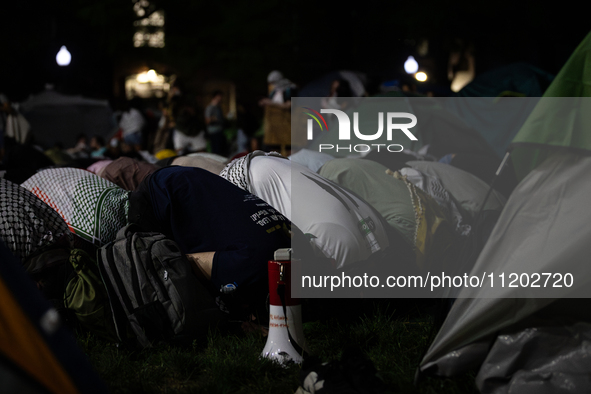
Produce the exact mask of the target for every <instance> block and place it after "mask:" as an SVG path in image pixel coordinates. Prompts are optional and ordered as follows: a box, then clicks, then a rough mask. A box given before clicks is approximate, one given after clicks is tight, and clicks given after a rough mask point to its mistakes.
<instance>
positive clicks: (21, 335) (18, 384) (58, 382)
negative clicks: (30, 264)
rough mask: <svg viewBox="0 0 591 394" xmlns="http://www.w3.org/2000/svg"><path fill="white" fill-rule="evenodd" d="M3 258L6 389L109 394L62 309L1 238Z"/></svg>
mask: <svg viewBox="0 0 591 394" xmlns="http://www.w3.org/2000/svg"><path fill="white" fill-rule="evenodd" d="M0 259H1V261H2V263H1V264H0V299H2V302H1V303H0V391H2V392H3V393H47V392H50V393H56V394H62V393H106V392H107V388H106V386H105V385H104V384H103V383H102V381H101V380H100V379H99V378H98V377H97V375H96V374H95V373H94V371H93V370H92V368H91V367H90V364H89V362H88V360H87V359H86V357H85V356H84V355H83V353H82V352H81V351H80V349H78V347H77V346H76V343H75V341H74V339H73V338H72V334H71V333H70V332H69V331H68V330H67V329H66V328H65V327H63V326H60V322H59V318H58V315H57V312H56V310H55V309H53V308H52V307H51V306H50V304H49V302H47V301H46V300H44V299H43V297H42V295H41V293H40V292H39V290H38V289H37V288H36V286H35V284H34V283H33V282H32V281H31V279H29V277H28V276H27V274H26V273H25V270H24V269H23V268H22V267H21V266H20V263H19V262H18V260H17V259H16V257H14V255H12V254H11V252H10V250H9V249H8V248H7V247H6V245H4V242H3V241H1V240H0Z"/></svg>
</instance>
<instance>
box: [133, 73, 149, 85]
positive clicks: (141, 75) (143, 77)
mask: <svg viewBox="0 0 591 394" xmlns="http://www.w3.org/2000/svg"><path fill="white" fill-rule="evenodd" d="M136 79H137V81H138V82H139V83H148V82H150V79H149V78H148V73H146V72H143V73H139V74H138V75H137V78H136Z"/></svg>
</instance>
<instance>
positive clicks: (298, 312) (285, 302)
mask: <svg viewBox="0 0 591 394" xmlns="http://www.w3.org/2000/svg"><path fill="white" fill-rule="evenodd" d="M268 268H269V299H270V305H269V336H268V337H267V343H266V344H265V348H264V349H263V352H262V353H261V356H262V357H266V358H270V359H272V360H275V361H277V362H278V363H280V364H287V363H289V362H295V363H298V364H299V363H302V362H303V361H304V357H303V354H302V353H303V350H306V351H307V349H306V339H305V337H304V330H303V327H302V306H301V304H300V300H299V299H294V298H291V249H289V248H286V249H277V250H276V251H275V260H271V261H269V262H268ZM278 290H279V291H278ZM282 292H283V293H284V294H283V295H282V294H281V293H282ZM284 310H285V313H284V312H283V311H284ZM286 315H287V316H286ZM288 330H289V331H288ZM290 337H291V338H290ZM292 341H293V342H295V343H293V342H292ZM296 349H298V350H296Z"/></svg>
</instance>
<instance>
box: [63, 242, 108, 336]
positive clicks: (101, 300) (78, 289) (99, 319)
mask: <svg viewBox="0 0 591 394" xmlns="http://www.w3.org/2000/svg"><path fill="white" fill-rule="evenodd" d="M68 261H69V263H70V264H71V265H72V267H73V268H74V272H73V274H71V275H70V279H69V280H68V282H67V285H66V289H65V292H64V307H65V308H66V310H68V311H70V312H72V313H73V314H74V315H75V317H76V320H77V322H78V324H79V325H80V327H82V328H83V329H85V330H88V331H90V332H92V333H94V334H95V335H97V336H100V337H101V338H104V339H107V340H109V341H115V342H116V341H118V338H117V332H116V330H115V323H114V321H113V314H112V313H111V306H110V304H109V297H108V295H107V291H106V289H105V285H104V283H103V281H102V279H101V276H100V273H99V270H98V266H97V264H96V261H95V260H94V259H92V258H91V257H90V256H89V255H88V254H87V253H86V252H85V251H83V250H81V249H73V250H72V251H71V252H70V257H69V259H68Z"/></svg>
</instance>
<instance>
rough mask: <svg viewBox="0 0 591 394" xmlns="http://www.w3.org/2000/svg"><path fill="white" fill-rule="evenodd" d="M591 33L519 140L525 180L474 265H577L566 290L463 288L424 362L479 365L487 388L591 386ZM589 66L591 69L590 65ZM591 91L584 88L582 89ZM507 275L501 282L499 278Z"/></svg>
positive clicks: (436, 366)
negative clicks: (590, 299) (589, 109)
mask: <svg viewBox="0 0 591 394" xmlns="http://www.w3.org/2000/svg"><path fill="white" fill-rule="evenodd" d="M590 51H591V34H590V35H588V36H587V37H586V38H585V40H584V41H583V42H582V43H581V45H580V46H579V47H578V48H577V49H576V51H575V52H574V53H573V55H572V56H571V58H570V59H569V61H568V62H567V63H566V64H565V66H564V67H563V69H562V70H561V72H560V73H559V74H558V76H557V77H556V79H555V80H554V82H553V83H552V85H551V86H550V87H549V88H548V91H547V92H546V94H545V97H543V100H541V101H540V102H539V103H538V106H536V108H535V110H534V111H533V113H532V114H531V116H530V117H529V118H528V119H527V121H526V123H525V124H524V125H523V127H522V128H521V130H520V131H519V133H518V134H517V136H516V137H515V138H514V140H513V143H512V146H511V147H512V150H513V151H512V154H513V159H514V160H513V162H514V165H515V169H516V171H517V174H518V175H519V177H520V179H521V182H520V183H519V185H518V186H517V187H516V189H515V190H514V191H513V193H512V194H511V196H510V198H509V200H508V202H507V204H506V206H505V208H504V209H503V212H502V213H501V216H500V218H499V220H498V222H497V224H496V226H495V228H494V229H493V231H492V233H491V235H490V238H489V239H488V242H487V243H486V245H485V246H484V248H483V250H482V252H481V253H480V255H479V257H478V259H477V261H476V263H475V264H474V267H473V268H472V270H471V272H470V275H477V274H482V273H483V272H486V273H490V274H492V273H493V272H494V276H495V277H497V274H499V273H500V272H505V273H507V274H508V273H510V272H515V273H528V274H531V273H565V272H566V273H570V274H571V275H572V276H573V278H575V281H573V283H571V286H565V287H564V288H563V290H564V291H563V292H562V293H561V295H559V296H557V295H555V294H558V293H554V292H550V290H547V289H544V288H542V289H541V291H542V293H540V294H541V295H542V296H541V297H535V298H534V297H532V294H534V292H535V291H536V289H532V288H528V287H527V286H525V287H524V288H510V287H504V288H500V287H499V286H497V287H495V288H492V287H490V286H483V287H482V288H478V289H462V290H461V291H460V293H459V294H458V298H457V300H456V301H455V303H454V305H453V307H452V308H451V310H450V312H449V314H448V316H447V318H446V320H445V322H444V323H443V326H442V327H441V329H440V330H439V333H438V334H437V337H436V338H435V340H434V341H433V343H432V344H431V347H430V348H429V350H428V351H427V353H426V355H425V356H424V358H423V360H422V361H421V365H420V368H419V369H420V372H421V374H434V375H439V376H453V375H456V374H458V373H461V372H463V371H466V370H468V369H471V368H475V367H476V368H478V373H477V375H476V384H477V387H478V389H479V390H480V391H481V392H483V393H495V394H500V393H532V394H540V393H556V392H563V393H582V392H591V358H590V357H589V354H590V353H591V311H590V310H589V307H588V298H584V297H589V292H590V291H591V274H589V270H588V266H589V250H588V249H589V243H590V242H591V227H590V226H589V223H590V222H591V213H590V211H589V210H588V209H587V206H588V203H589V195H591V155H590V153H591V129H590V127H589V126H591V119H590V117H589V115H588V113H587V111H586V110H585V108H584V107H583V106H584V105H585V104H587V103H588V102H589V100H590V99H591V98H590V97H591V88H590V87H589V84H590V83H591V57H589V56H588V54H589V53H590ZM588 70H589V71H588ZM583 95H584V96H586V97H578V96H583ZM497 284H498V282H497Z"/></svg>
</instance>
